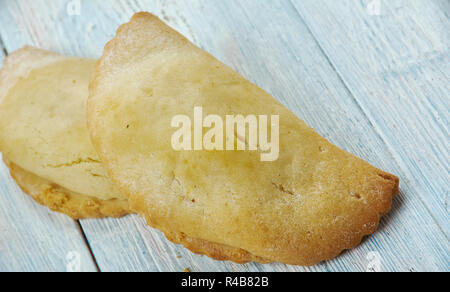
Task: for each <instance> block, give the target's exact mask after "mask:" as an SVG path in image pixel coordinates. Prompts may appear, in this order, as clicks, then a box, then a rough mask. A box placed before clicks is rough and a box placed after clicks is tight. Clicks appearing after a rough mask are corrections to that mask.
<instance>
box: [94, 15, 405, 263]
mask: <svg viewBox="0 0 450 292" xmlns="http://www.w3.org/2000/svg"><path fill="white" fill-rule="evenodd" d="M196 107H202V108H203V111H204V112H205V113H206V114H213V115H218V116H220V117H225V116H226V115H242V116H244V117H245V116H248V115H256V116H258V115H269V116H272V115H274V116H279V157H278V159H277V160H275V161H272V162H263V161H261V159H260V154H261V153H260V151H217V150H216V151H206V150H199V151H179V150H175V149H174V148H173V147H172V146H171V142H172V135H173V133H174V128H173V127H172V126H171V125H172V123H171V121H172V119H173V117H174V116H177V115H185V116H190V117H192V113H193V111H194V109H195V108H196ZM87 118H88V128H89V130H90V133H91V136H92V140H93V144H94V147H95V148H96V149H97V152H98V153H99V156H100V158H101V160H102V162H103V163H104V165H105V167H106V169H107V170H108V173H109V174H110V177H111V178H112V180H113V181H114V182H115V183H116V185H117V186H118V187H119V189H120V190H121V191H122V193H123V194H124V195H126V196H127V197H128V199H129V201H130V204H131V207H132V208H133V209H134V210H136V211H137V212H138V213H139V214H141V215H143V216H145V218H146V219H147V222H148V224H149V225H151V226H153V227H155V228H157V229H160V230H162V231H163V232H164V233H166V235H167V236H168V238H169V239H171V240H173V241H175V242H177V243H183V244H185V245H186V246H187V247H188V248H190V249H192V250H194V251H196V252H200V253H205V254H211V252H210V251H211V250H214V247H216V246H217V247H226V248H224V249H225V250H227V251H228V254H227V253H221V250H220V249H218V250H219V251H218V252H216V258H221V259H230V260H236V259H239V256H236V254H239V252H241V253H243V254H246V255H247V256H248V255H251V257H252V259H251V260H254V261H258V262H269V261H278V262H282V263H286V264H293V265H313V264H316V263H318V262H320V261H322V260H326V259H330V258H333V257H335V256H337V255H338V254H339V253H340V252H342V251H343V250H344V249H349V248H352V247H354V246H355V245H357V244H359V243H360V241H361V239H362V237H363V236H365V235H368V234H371V233H373V232H374V231H375V230H376V228H377V225H378V222H379V220H380V217H381V216H382V215H384V214H385V213H386V212H388V210H389V209H390V207H391V203H392V198H393V197H394V195H396V194H397V192H398V185H399V180H398V178H397V177H395V176H393V175H391V174H388V173H386V172H383V171H381V170H379V169H377V168H375V167H373V166H371V165H370V164H369V163H367V162H365V161H363V160H361V159H359V158H357V157H355V156H354V155H352V154H350V153H348V152H345V151H343V150H341V149H339V148H337V147H336V146H334V145H332V144H330V143H329V142H328V141H327V140H325V139H324V138H322V137H320V136H319V135H318V134H317V133H316V132H315V131H314V130H313V129H311V128H310V127H308V126H307V125H306V124H305V123H304V122H303V121H302V120H300V119H299V118H298V117H297V116H295V115H294V114H293V113H292V112H291V111H289V110H288V109H286V108H285V107H284V106H282V105H281V104H280V103H279V102H278V101H276V100H275V99H274V98H273V97H272V96H270V95H269V94H268V93H266V92H265V91H264V90H262V89H260V88H259V87H257V86H256V85H254V84H252V83H250V82H249V81H247V80H246V79H245V78H244V77H242V76H241V75H239V74H238V73H236V72H235V71H233V70H232V69H231V68H229V67H228V66H226V65H224V64H223V63H221V62H220V61H218V60H217V59H215V58H214V57H212V56H211V55H210V54H208V53H206V52H205V51H203V50H201V49H200V48H198V47H196V46H195V45H193V44H192V43H190V42H189V41H188V40H187V39H186V38H185V37H183V36H182V35H180V34H179V33H177V32H176V31H174V30H173V29H171V28H170V27H168V26H167V25H166V24H164V23H163V22H162V21H161V20H159V19H158V18H157V17H155V16H153V15H151V14H149V13H138V14H136V15H135V16H134V17H133V18H132V20H131V21H130V22H129V23H127V24H125V25H123V26H121V27H120V28H119V30H118V32H117V35H116V36H115V38H114V39H113V40H112V41H111V42H110V43H109V44H108V45H107V46H106V47H105V51H104V54H103V56H102V58H101V59H100V61H99V62H98V63H97V67H96V70H95V74H94V77H93V80H92V82H91V84H90V95H89V99H88V115H87ZM185 238H189V239H190V240H191V242H192V241H198V242H197V243H195V244H193V245H190V244H188V243H186V240H185ZM201 243H208V244H207V245H208V246H209V248H207V249H200V250H199V249H198V248H197V247H198V246H201ZM231 251H236V253H235V254H234V256H229V254H230V253H231V254H233V252H231ZM213 254H214V253H213ZM217 254H220V255H221V256H217ZM246 260H249V257H247V258H245V259H243V260H241V261H239V262H243V261H246Z"/></svg>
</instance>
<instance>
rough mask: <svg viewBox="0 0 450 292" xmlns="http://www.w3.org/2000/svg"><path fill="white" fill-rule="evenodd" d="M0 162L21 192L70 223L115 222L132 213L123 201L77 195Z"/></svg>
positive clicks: (7, 162)
mask: <svg viewBox="0 0 450 292" xmlns="http://www.w3.org/2000/svg"><path fill="white" fill-rule="evenodd" d="M3 161H4V162H5V164H6V165H7V166H8V168H9V171H10V173H11V177H12V178H13V179H14V181H15V182H16V183H17V185H18V186H19V187H20V188H21V189H22V191H23V192H24V193H26V194H28V195H29V196H30V197H32V198H33V200H35V201H36V202H37V203H39V204H41V205H43V206H46V207H48V208H49V209H50V210H52V211H55V212H58V213H62V214H65V215H67V216H69V217H71V218H73V219H90V218H105V217H113V218H119V217H122V216H125V215H127V214H132V213H133V212H132V211H131V210H130V206H129V204H128V201H127V200H126V199H110V200H101V199H98V198H95V197H91V196H87V195H81V194H77V193H74V192H72V191H69V190H67V189H65V188H63V187H61V186H59V185H57V184H54V183H51V182H50V181H48V180H45V179H43V178H40V177H38V176H37V175H34V174H32V173H30V172H27V171H25V170H23V169H22V168H20V167H19V166H17V165H16V164H14V163H12V162H10V161H9V160H8V159H7V158H3Z"/></svg>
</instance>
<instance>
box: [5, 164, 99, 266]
mask: <svg viewBox="0 0 450 292" xmlns="http://www.w3.org/2000/svg"><path fill="white" fill-rule="evenodd" d="M0 206H1V211H0V272H7V271H20V272H32V271H50V272H53V271H55V272H58V271H67V270H70V269H71V268H70V267H69V269H68V265H69V264H71V263H74V264H75V266H73V270H76V271H97V268H96V265H95V262H94V260H93V259H92V256H91V253H90V250H89V248H88V246H87V244H86V242H85V240H84V238H83V235H82V230H81V229H80V226H79V225H78V223H77V222H76V221H73V220H72V219H70V218H68V217H66V216H63V215H59V214H56V213H53V212H51V211H50V210H48V209H47V208H44V207H41V206H39V205H37V204H36V203H35V202H34V201H33V200H32V199H31V198H30V197H28V196H27V195H25V194H24V193H22V191H21V190H20V189H19V187H18V186H17V185H16V184H15V183H14V181H13V179H12V178H11V177H10V175H9V170H8V169H7V168H6V166H4V165H3V163H0ZM70 253H72V255H73V256H75V257H79V259H80V262H79V263H80V265H79V266H78V265H77V264H76V261H73V259H76V258H73V257H71V255H70Z"/></svg>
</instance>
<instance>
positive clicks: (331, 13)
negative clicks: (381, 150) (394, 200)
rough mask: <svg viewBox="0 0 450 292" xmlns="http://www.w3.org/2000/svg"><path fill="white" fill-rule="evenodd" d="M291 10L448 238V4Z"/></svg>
mask: <svg viewBox="0 0 450 292" xmlns="http://www.w3.org/2000/svg"><path fill="white" fill-rule="evenodd" d="M293 2H294V3H295V5H296V7H297V8H298V11H299V13H300V14H301V16H302V17H303V18H304V19H305V21H306V23H307V24H308V26H309V27H310V28H311V31H312V32H313V34H314V35H315V37H316V38H317V39H318V41H319V43H320V44H321V46H322V47H323V48H324V50H325V52H326V54H327V55H328V56H329V58H330V62H331V63H332V64H333V65H334V66H335V67H336V70H337V71H338V73H339V74H340V76H341V77H342V78H343V80H344V82H345V83H346V84H347V86H348V88H349V90H350V91H351V92H352V94H353V95H354V96H355V98H356V99H357V102H358V103H359V104H360V105H361V107H362V109H363V110H364V112H365V113H366V114H367V116H369V118H370V120H371V122H372V123H373V124H374V126H375V127H376V129H377V131H378V133H379V134H380V135H381V136H382V138H383V139H384V140H385V141H386V142H387V144H388V146H389V149H390V151H391V152H392V153H393V154H394V158H395V159H396V161H397V163H398V164H399V165H400V166H401V167H402V169H403V170H404V171H405V172H406V173H407V174H408V177H409V178H410V179H411V182H410V183H411V184H412V186H413V187H414V189H416V190H417V192H418V194H419V195H420V196H421V198H422V200H423V201H424V203H425V204H426V205H427V207H428V208H429V209H430V210H431V211H432V213H433V216H435V217H436V220H437V221H438V222H439V223H440V225H441V228H442V229H444V230H445V232H446V234H447V235H448V233H449V231H450V229H449V228H450V224H449V222H450V220H449V219H450V217H449V213H448V194H449V189H450V187H449V186H450V184H449V181H450V180H449V170H450V165H449V160H448V159H449V152H448V143H449V133H448V124H449V123H448V118H449V109H450V94H449V92H450V82H449V77H450V60H449V56H450V49H449V48H450V33H449V31H450V30H449V16H448V14H449V13H450V2H449V1H446V0H432V1H430V0H417V1H380V0H378V1H349V0H347V1H339V4H338V5H336V3H335V2H333V3H331V2H329V1H311V0H307V1H293ZM371 2H372V3H376V2H378V3H379V4H380V5H379V7H380V9H379V15H371V13H369V12H370V11H371V10H370V9H369V10H368V8H367V7H368V6H367V5H369V3H371ZM369 7H370V6H369ZM318 11H320V13H317V12H318Z"/></svg>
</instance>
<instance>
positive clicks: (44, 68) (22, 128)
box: [0, 47, 123, 200]
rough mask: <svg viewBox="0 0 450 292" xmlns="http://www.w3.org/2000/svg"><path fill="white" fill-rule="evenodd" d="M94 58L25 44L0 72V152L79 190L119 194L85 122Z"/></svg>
mask: <svg viewBox="0 0 450 292" xmlns="http://www.w3.org/2000/svg"><path fill="white" fill-rule="evenodd" d="M94 66H95V61H93V60H89V59H83V58H75V57H67V56H62V55H59V54H55V53H52V52H47V51H43V50H40V49H35V48H32V47H25V48H23V49H20V50H18V51H15V52H13V53H12V54H10V55H8V56H7V58H6V59H5V64H4V66H3V67H2V69H1V71H0V129H1V131H0V151H1V152H3V154H4V156H6V157H7V158H8V159H9V160H10V161H12V162H14V163H15V164H16V165H19V166H20V167H21V168H23V169H25V170H26V171H28V172H30V173H32V174H35V175H37V176H39V177H42V178H45V179H46V180H48V181H51V182H54V183H56V184H58V185H60V186H61V187H63V188H65V189H68V190H70V191H73V192H75V193H78V194H86V195H89V196H93V197H96V198H98V199H102V200H109V199H114V198H119V199H123V196H122V194H120V192H119V190H118V189H117V188H116V187H115V186H114V185H113V184H112V183H111V181H110V179H109V178H108V175H107V173H106V170H105V169H104V168H103V166H102V164H101V163H100V161H99V158H98V155H97V152H96V151H95V149H94V147H93V146H92V144H91V141H90V137H89V133H88V130H87V127H86V100H87V96H88V85H89V81H90V77H91V75H92V73H93V69H94Z"/></svg>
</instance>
